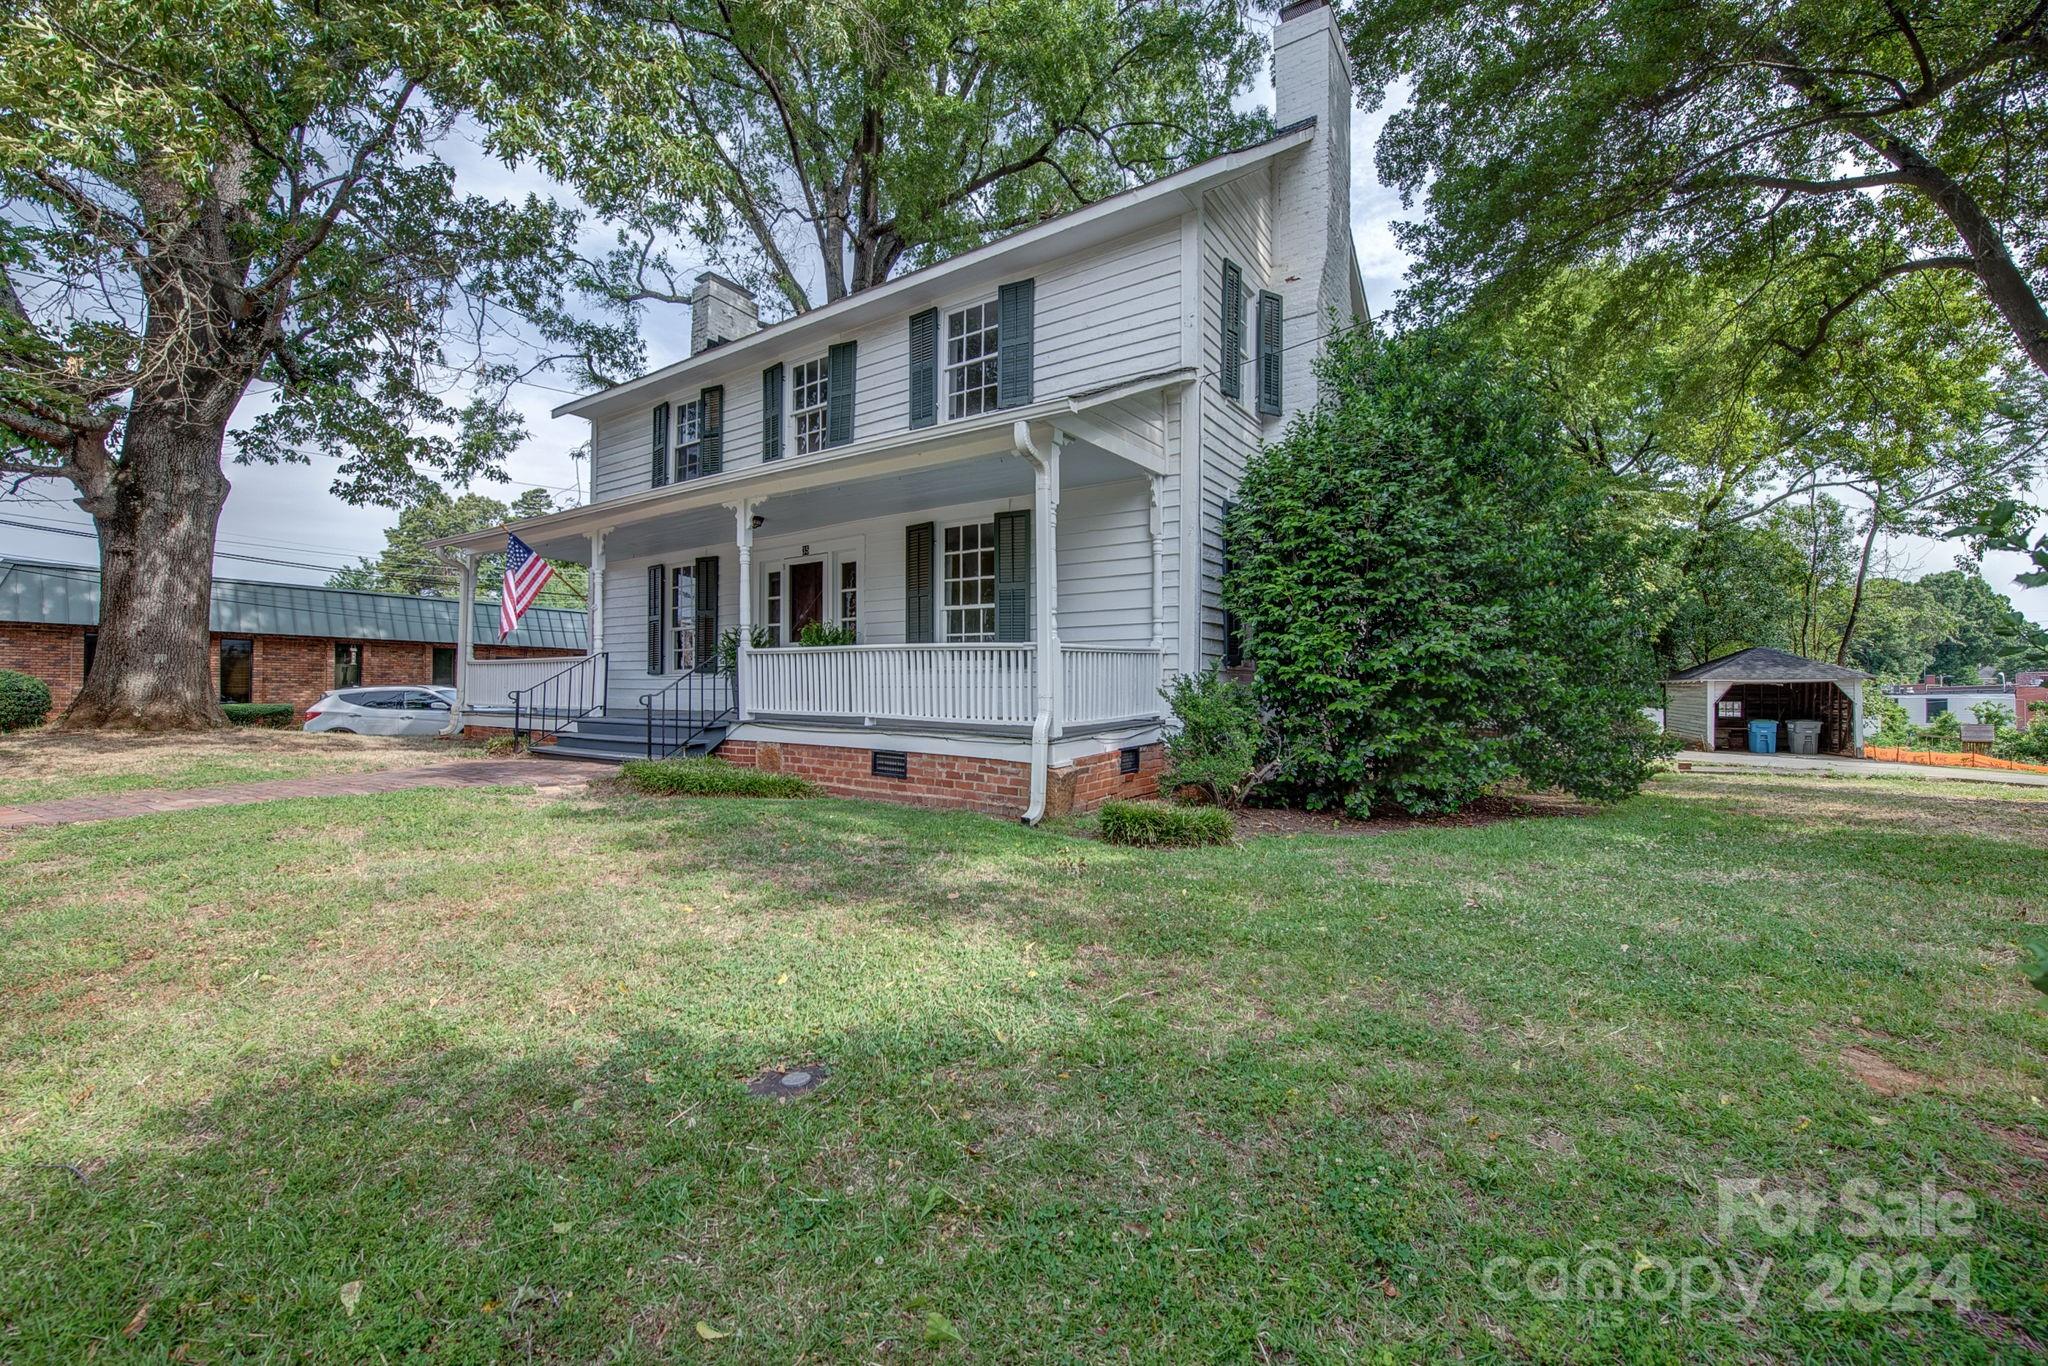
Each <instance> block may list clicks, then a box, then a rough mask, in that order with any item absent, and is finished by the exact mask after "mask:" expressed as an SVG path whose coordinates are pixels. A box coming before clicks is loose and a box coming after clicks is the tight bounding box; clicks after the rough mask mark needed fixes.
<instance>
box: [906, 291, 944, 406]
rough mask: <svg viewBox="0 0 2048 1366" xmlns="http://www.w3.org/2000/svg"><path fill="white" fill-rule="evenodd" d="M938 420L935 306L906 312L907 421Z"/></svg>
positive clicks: (936, 321)
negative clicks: (907, 330) (908, 356)
mask: <svg viewBox="0 0 2048 1366" xmlns="http://www.w3.org/2000/svg"><path fill="white" fill-rule="evenodd" d="M938 420H939V310H938V309H936V308H927V309H926V310H925V311H924V312H922V313H913V314H911V315H910V425H911V426H913V427H929V426H931V425H932V424H933V423H935V422H937V421H938Z"/></svg>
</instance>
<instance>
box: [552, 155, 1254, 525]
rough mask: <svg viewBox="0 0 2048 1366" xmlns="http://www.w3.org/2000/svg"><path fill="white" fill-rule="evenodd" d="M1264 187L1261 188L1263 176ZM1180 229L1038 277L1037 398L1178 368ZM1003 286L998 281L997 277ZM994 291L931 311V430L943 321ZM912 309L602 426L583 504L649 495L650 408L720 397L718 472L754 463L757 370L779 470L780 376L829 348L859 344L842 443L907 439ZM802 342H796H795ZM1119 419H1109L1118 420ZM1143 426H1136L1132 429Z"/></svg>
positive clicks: (809, 342)
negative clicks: (775, 423) (934, 322)
mask: <svg viewBox="0 0 2048 1366" xmlns="http://www.w3.org/2000/svg"><path fill="white" fill-rule="evenodd" d="M1262 179H1263V177H1262ZM1179 241H1180V238H1179V229H1178V228H1177V227H1175V226H1173V225H1171V224H1169V225H1166V226H1164V227H1160V228H1157V229H1153V230H1151V231H1148V232H1144V233H1140V234H1137V235H1134V236H1132V237H1128V238H1125V239H1123V240H1121V241H1119V242H1116V243H1113V244H1111V245H1110V246H1107V247H1104V248H1100V249H1097V250H1094V251H1090V252H1087V253H1085V254H1082V255H1080V256H1078V257H1076V258H1073V259H1071V260H1068V261H1062V262H1058V263H1055V264H1053V265H1051V266H1043V267H1039V268H1038V270H1037V272H1036V274H1035V275H1034V276H1033V277H1032V278H1033V279H1034V281H1035V286H1034V291H1033V293H1034V298H1033V304H1034V310H1035V325H1034V328H1033V340H1032V354H1033V373H1032V391H1033V396H1034V397H1035V398H1038V399H1047V398H1057V397H1059V396H1060V395H1062V394H1070V393H1076V392H1080V391H1083V390H1089V389H1097V388H1100V387H1102V386H1104V385H1108V384H1114V383H1115V382H1116V381H1117V380H1119V379H1135V378H1138V377H1139V376H1143V375H1149V374H1156V373H1158V372H1160V371H1163V370H1171V369H1173V368H1174V367H1175V366H1176V365H1178V364H1179V363H1180V295H1181V290H1180V256H1179ZM1005 278H1008V277H1005ZM999 283H1001V282H1000V281H993V280H992V281H990V282H989V283H988V284H987V285H986V286H985V287H984V286H975V287H972V288H968V289H966V290H965V291H964V292H963V293H961V294H960V295H959V296H958V297H954V298H949V299H947V300H945V301H943V302H941V303H940V304H939V305H938V308H939V313H940V337H939V353H940V365H941V370H940V376H939V379H940V386H939V412H940V425H941V426H943V425H944V422H945V416H944V414H945V375H944V360H945V345H946V339H945V330H944V329H945V315H946V313H947V312H948V311H949V310H951V309H953V308H958V307H961V306H964V305H967V304H973V303H979V302H982V301H984V300H986V301H989V302H993V301H994V300H995V297H996V289H997V286H998V284H999ZM912 311H917V310H906V311H905V312H904V313H903V314H901V315H899V316H896V317H893V318H890V319H888V320H887V321H885V322H882V323H877V324H873V325H871V326H868V327H863V328H859V329H855V330H853V331H851V332H848V333H838V334H830V335H827V334H822V333H821V334H818V335H817V336H815V337H811V336H807V335H804V334H802V333H800V332H799V331H797V330H795V329H797V328H799V327H800V326H801V324H796V323H785V324H782V326H783V327H787V328H791V329H792V331H791V333H790V343H789V345H788V346H787V347H786V348H782V349H775V348H769V349H766V350H754V351H752V352H751V353H750V354H748V355H747V356H745V357H744V358H742V359H740V360H736V361H735V362H734V363H733V364H731V365H728V366H718V365H712V366H710V367H708V368H707V369H706V370H704V371H702V372H700V373H698V374H696V375H693V376H691V378H690V380H689V382H688V383H687V384H682V385H678V386H677V387H676V388H675V389H673V390H672V391H669V392H666V393H663V394H660V395H658V396H651V397H649V398H648V400H647V401H646V402H645V403H644V404H641V405H639V406H638V407H636V408H634V409H633V410H631V411H630V412H627V413H624V414H620V415H618V416H614V417H607V418H605V419H603V421H601V422H598V423H596V424H594V425H595V430H594V432H593V435H592V442H591V448H592V459H591V465H592V473H591V488H592V501H594V502H602V501H604V500H606V499H610V498H618V497H621V496H624V495H626V494H630V493H638V492H641V491H643V490H645V489H647V488H648V487H650V471H651V467H652V464H653V460H652V449H651V446H652V433H653V412H654V408H655V406H656V404H657V403H659V402H668V403H675V402H688V401H691V400H694V399H695V398H696V397H697V395H698V394H699V393H700V392H701V391H702V390H703V388H704V387H705V386H707V385H712V384H722V385H724V386H725V468H726V469H728V470H736V469H744V468H748V467H750V466H754V465H758V464H760V463H761V371H762V370H763V369H765V368H766V367H767V366H769V365H772V364H774V363H775V362H777V361H780V362H782V364H783V366H784V369H785V376H784V384H783V404H784V421H783V459H784V460H793V459H796V458H798V457H797V456H796V451H795V445H794V442H793V440H792V434H791V432H790V427H789V422H788V417H787V412H788V404H789V398H790V392H789V390H790V385H789V378H788V371H790V370H793V369H794V368H795V366H796V365H797V364H799V363H800V362H803V361H807V360H812V359H822V358H823V357H824V356H825V354H826V351H827V348H828V347H829V346H831V345H832V344H833V343H835V342H843V341H853V342H856V343H857V344H858V348H859V349H858V351H857V353H856V359H855V377H854V405H853V439H854V440H855V441H869V440H875V439H885V438H887V437H889V436H892V435H897V434H907V433H908V432H909V431H910V393H909V344H910V343H909V318H910V313H911V312H912ZM799 337H802V340H799ZM1125 416H1129V415H1120V420H1121V419H1122V418H1123V417H1125ZM1137 420H1138V421H1139V423H1140V425H1143V419H1137Z"/></svg>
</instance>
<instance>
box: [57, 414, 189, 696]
mask: <svg viewBox="0 0 2048 1366" xmlns="http://www.w3.org/2000/svg"><path fill="white" fill-rule="evenodd" d="M225 438H226V426H225V424H224V423H220V424H216V423H209V422H203V421H193V420H191V419H190V418H187V417H185V416H183V415H182V414H179V413H176V412H172V411H168V410H166V409H164V408H140V407H139V408H136V409H134V410H131V411H130V413H129V415H128V423H127V430H126V432H125V434H124V438H123V440H122V458H121V460H120V462H119V465H118V467H117V468H116V469H115V471H114V472H113V473H112V475H111V477H110V479H109V481H108V486H107V488H106V489H105V490H103V491H101V492H99V493H97V494H91V495H88V496H87V497H84V498H81V499H80V500H79V502H80V504H81V505H82V506H84V507H85V509H86V511H88V512H90V513H92V515H93V520H94V522H95V523H97V525H98V528H99V536H100V604H101V605H100V625H99V639H98V643H97V644H96V645H95V647H94V650H93V658H92V671H91V672H90V673H88V674H87V675H86V679H85V687H84V689H83V690H82V691H80V693H79V694H78V697H77V698H76V699H75V700H74V701H73V702H72V703H71V705H70V707H69V708H67V709H66V710H65V712H64V715H63V716H62V717H60V718H59V719H58V721H57V723H56V728H57V729H59V730H134V731H161V730H211V729H215V728H217V727H220V726H223V725H225V724H227V723H226V721H225V719H224V718H223V717H222V715H221V710H220V700H219V688H218V686H217V685H216V684H215V682H214V677H213V667H212V664H213V661H212V650H211V648H210V644H211V635H210V623H209V620H208V617H209V613H210V611H211V608H212V600H213V541H214V532H215V529H216V527H217V526H218V525H219V522H220V510H221V505H222V504H223V503H225V502H226V501H227V496H228V480H227V476H226V475H224V474H222V473H221V445H222V442H223V441H224V440H225Z"/></svg>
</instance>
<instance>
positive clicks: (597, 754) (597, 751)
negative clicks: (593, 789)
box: [533, 726, 727, 764]
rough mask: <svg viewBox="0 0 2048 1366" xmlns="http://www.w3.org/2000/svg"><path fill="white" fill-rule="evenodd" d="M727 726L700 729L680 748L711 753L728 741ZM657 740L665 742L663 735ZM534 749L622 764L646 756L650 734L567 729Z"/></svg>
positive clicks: (684, 751) (542, 755)
mask: <svg viewBox="0 0 2048 1366" xmlns="http://www.w3.org/2000/svg"><path fill="white" fill-rule="evenodd" d="M726 730H727V727H725V726H711V727H709V728H707V729H705V730H703V731H700V732H698V733H697V734H696V735H695V736H693V737H692V738H691V740H690V742H689V744H687V745H685V746H684V747H683V748H682V749H681V750H680V751H678V752H679V753H680V754H682V755H685V756H688V757H691V758H697V757H701V756H703V755H706V754H709V753H711V752H712V751H713V750H715V749H717V748H718V747H719V745H721V744H723V743H724V741H725V733H726ZM680 738H681V737H680V736H677V737H675V739H680ZM656 743H657V744H659V743H661V741H660V738H659V737H657V740H656ZM670 743H673V740H672V741H671V742H670ZM533 752H534V754H535V755H536V756H538V757H540V758H543V759H591V760H596V761H598V762H600V763H607V764H619V763H624V762H625V761H626V760H628V759H644V758H646V757H647V736H646V733H645V731H644V730H643V731H642V732H641V733H640V734H639V735H635V736H591V735H576V734H572V733H569V732H566V731H565V732H563V734H562V735H560V736H559V737H557V739H556V740H555V743H554V744H552V745H539V746H536V747H535V749H534V751H533Z"/></svg>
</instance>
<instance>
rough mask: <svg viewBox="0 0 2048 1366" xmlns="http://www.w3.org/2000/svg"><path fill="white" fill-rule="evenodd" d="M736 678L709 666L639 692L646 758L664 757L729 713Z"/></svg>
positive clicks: (731, 710)
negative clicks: (656, 688) (644, 721)
mask: <svg viewBox="0 0 2048 1366" xmlns="http://www.w3.org/2000/svg"><path fill="white" fill-rule="evenodd" d="M737 687H738V683H737V680H736V679H734V677H733V675H732V674H731V673H730V672H729V671H727V670H726V669H724V668H722V667H719V666H716V665H714V666H712V667H711V668H707V669H704V670H701V671H693V672H691V673H686V674H684V675H683V676H682V677H680V678H678V679H676V681H675V682H673V683H671V684H669V685H668V686H667V687H666V688H663V689H662V690H661V691H659V692H650V693H642V694H641V695H640V707H641V709H642V710H643V711H645V712H646V713H647V757H648V758H650V759H666V758H667V757H668V756H669V755H671V754H674V753H676V752H677V751H678V750H681V749H683V748H685V747H687V746H688V745H689V743H690V742H691V741H692V740H695V739H696V738H697V737H698V736H700V735H702V734H703V733H704V732H705V731H707V730H710V729H711V728H712V727H713V726H716V725H718V724H720V723H721V722H723V721H724V720H725V719H726V718H727V717H729V716H731V715H732V714H733V709H734V705H735V702H736V700H737V699H736V689H737Z"/></svg>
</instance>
